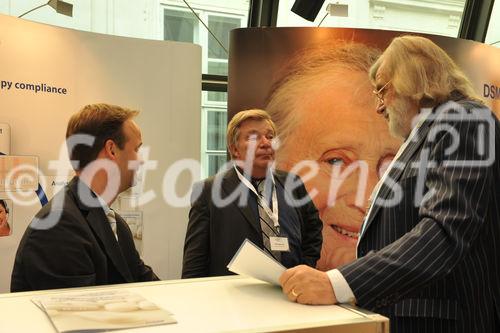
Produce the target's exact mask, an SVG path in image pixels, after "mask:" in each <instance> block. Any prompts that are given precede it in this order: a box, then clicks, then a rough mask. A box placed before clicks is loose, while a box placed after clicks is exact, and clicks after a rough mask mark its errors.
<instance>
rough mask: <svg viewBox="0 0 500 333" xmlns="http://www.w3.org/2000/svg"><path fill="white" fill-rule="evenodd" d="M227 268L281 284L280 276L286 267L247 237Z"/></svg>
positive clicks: (237, 272)
mask: <svg viewBox="0 0 500 333" xmlns="http://www.w3.org/2000/svg"><path fill="white" fill-rule="evenodd" d="M227 268H228V269H229V270H230V271H231V272H233V273H236V274H240V275H246V276H251V277H253V278H255V279H258V280H262V281H266V282H269V283H271V284H274V285H277V286H279V285H280V283H279V278H280V276H281V274H283V272H284V271H285V270H286V268H285V267H284V266H283V265H282V264H280V263H279V262H277V261H276V259H274V258H272V257H271V256H270V255H269V254H267V253H266V252H264V250H262V249H261V248H259V247H258V246H257V245H255V244H254V243H252V242H251V241H249V240H248V239H245V240H244V241H243V243H242V244H241V246H240V248H239V249H238V251H236V254H235V255H234V257H233V259H231V261H230V262H229V264H228V265H227Z"/></svg>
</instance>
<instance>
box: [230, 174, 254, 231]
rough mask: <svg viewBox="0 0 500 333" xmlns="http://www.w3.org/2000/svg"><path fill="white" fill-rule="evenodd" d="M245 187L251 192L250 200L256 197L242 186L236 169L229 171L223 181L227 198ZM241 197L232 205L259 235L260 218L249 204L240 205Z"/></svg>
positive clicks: (249, 194)
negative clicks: (240, 187)
mask: <svg viewBox="0 0 500 333" xmlns="http://www.w3.org/2000/svg"><path fill="white" fill-rule="evenodd" d="M240 185H241V186H243V187H244V189H245V191H247V192H249V193H247V195H248V199H249V200H250V198H251V196H254V195H255V194H253V193H252V192H251V191H250V190H248V189H247V188H246V186H245V185H243V184H241V181H240V180H239V179H238V175H237V174H236V171H235V170H234V168H231V169H230V170H228V171H227V172H226V173H225V175H224V179H223V180H222V184H221V187H222V191H223V192H224V194H225V196H229V195H231V194H232V193H234V192H235V191H238V189H237V188H238V186H240ZM239 198H240V197H239V196H238V197H237V199H236V200H233V201H232V202H231V205H236V206H237V207H238V210H239V211H240V212H241V214H242V215H243V216H244V217H245V220H246V221H247V222H248V223H250V225H251V226H252V227H253V228H254V229H255V231H257V232H258V233H259V234H260V233H261V232H262V231H261V228H260V221H259V219H258V216H255V214H254V212H253V211H252V209H251V208H250V205H249V203H248V200H247V202H246V203H245V205H244V206H240V205H239V204H238V203H239Z"/></svg>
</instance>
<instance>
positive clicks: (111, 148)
mask: <svg viewBox="0 0 500 333" xmlns="http://www.w3.org/2000/svg"><path fill="white" fill-rule="evenodd" d="M117 148H118V147H117V146H116V143H115V142H114V141H113V140H111V139H108V140H106V142H104V147H103V150H104V155H105V156H106V157H107V158H109V159H111V160H114V159H115V158H116V155H115V154H116V150H117Z"/></svg>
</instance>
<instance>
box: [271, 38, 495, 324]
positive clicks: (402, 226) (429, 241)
mask: <svg viewBox="0 0 500 333" xmlns="http://www.w3.org/2000/svg"><path fill="white" fill-rule="evenodd" d="M370 78H371V80H372V83H373V85H374V94H375V96H376V97H377V99H378V104H377V112H378V113H379V114H382V115H383V116H384V117H385V118H386V119H387V121H388V125H389V129H390V132H391V133H392V134H393V135H394V136H398V137H402V138H404V139H405V142H404V144H403V145H402V147H401V148H400V149H399V151H398V154H397V155H396V158H395V159H394V161H393V163H392V164H391V165H390V166H389V168H388V170H387V171H386V173H385V174H384V176H383V177H382V179H381V180H380V182H379V184H377V186H376V187H375V189H374V192H373V194H372V201H371V205H370V207H369V210H368V213H367V215H366V216H365V220H364V223H363V226H362V229H361V233H360V237H359V241H358V246H357V257H358V259H356V260H355V261H354V262H352V263H349V264H346V265H343V266H341V267H338V269H334V270H330V271H328V272H320V271H318V270H315V269H312V268H310V267H305V266H297V267H294V268H292V269H289V270H287V271H286V272H285V273H284V274H283V275H282V276H281V278H280V282H281V284H282V286H283V292H284V293H285V294H286V295H287V296H288V298H289V299H290V300H291V301H295V302H298V303H303V304H334V303H346V302H349V303H356V304H357V305H359V306H361V307H363V308H366V309H369V310H372V311H376V312H378V313H380V314H382V315H384V316H386V317H388V318H389V319H390V325H391V332H405V333H406V332H463V333H465V332H498V331H499V330H500V280H499V279H498V276H500V253H499V252H500V244H499V243H500V223H499V221H500V207H499V206H500V164H499V160H498V159H495V156H499V154H500V136H499V130H500V128H499V122H498V119H497V118H496V117H495V115H494V114H493V113H492V112H491V111H490V110H489V109H488V108H486V107H485V106H484V104H482V102H481V101H480V100H479V98H478V97H477V96H476V94H475V93H474V90H473V87H472V85H471V83H470V81H469V80H468V79H467V77H466V76H465V74H464V73H463V72H462V71H461V70H460V69H459V68H458V67H457V65H456V64H455V63H454V62H453V60H452V59H451V58H450V57H449V56H448V55H447V54H446V53H445V52H444V51H443V50H442V49H440V48H439V47H438V46H437V45H436V44H434V43H433V42H431V41H430V40H429V39H426V38H423V37H416V36H403V37H397V38H395V39H394V40H393V41H392V42H391V44H390V45H389V47H388V48H387V49H386V50H385V52H384V53H383V54H382V56H381V57H380V58H379V59H378V60H377V62H376V63H375V64H374V65H373V66H372V68H371V70H370Z"/></svg>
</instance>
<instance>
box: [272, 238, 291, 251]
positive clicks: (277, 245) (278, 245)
mask: <svg viewBox="0 0 500 333" xmlns="http://www.w3.org/2000/svg"><path fill="white" fill-rule="evenodd" d="M269 242H270V243H271V251H280V252H289V251H290V246H289V245H288V238H287V237H269Z"/></svg>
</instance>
